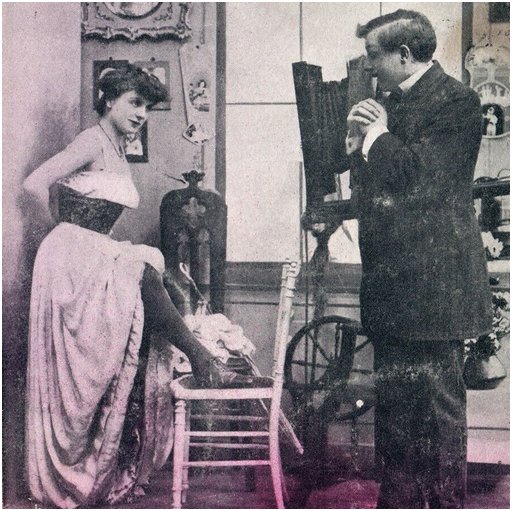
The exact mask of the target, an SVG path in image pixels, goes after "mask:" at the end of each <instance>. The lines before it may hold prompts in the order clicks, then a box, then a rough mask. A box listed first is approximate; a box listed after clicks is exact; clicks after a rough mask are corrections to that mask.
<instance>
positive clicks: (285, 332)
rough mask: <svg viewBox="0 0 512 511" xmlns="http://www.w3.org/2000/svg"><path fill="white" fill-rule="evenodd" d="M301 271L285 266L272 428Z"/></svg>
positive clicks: (276, 344)
mask: <svg viewBox="0 0 512 511" xmlns="http://www.w3.org/2000/svg"><path fill="white" fill-rule="evenodd" d="M299 271H300V265H299V263H297V262H286V263H284V264H283V270H282V274H281V292H280V298H279V308H278V313H277V326H276V336H275V342H274V364H273V369H272V376H273V378H274V386H273V390H272V403H271V405H270V427H271V428H272V423H273V422H275V421H279V411H280V406H281V395H282V392H283V383H284V360H285V357H286V348H287V345H288V337H289V333H290V323H291V318H292V306H293V297H294V295H295V282H296V280H297V277H298V275H299Z"/></svg>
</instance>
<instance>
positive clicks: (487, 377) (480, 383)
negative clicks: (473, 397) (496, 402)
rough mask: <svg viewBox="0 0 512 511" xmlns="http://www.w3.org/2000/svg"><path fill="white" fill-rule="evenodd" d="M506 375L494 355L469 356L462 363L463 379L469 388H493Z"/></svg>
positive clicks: (499, 361) (502, 366)
mask: <svg viewBox="0 0 512 511" xmlns="http://www.w3.org/2000/svg"><path fill="white" fill-rule="evenodd" d="M506 376H507V371H506V369H505V367H504V365H503V364H502V363H501V360H500V359H499V358H498V357H497V356H496V355H490V356H489V357H487V358H477V357H472V356H469V357H468V358H467V359H466V362H465V364H464V381H465V383H466V387H467V388H468V389H469V390H491V389H495V388H496V387H497V386H498V385H499V384H500V383H501V381H503V380H504V379H505V378H506Z"/></svg>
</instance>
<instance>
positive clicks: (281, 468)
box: [278, 451, 290, 502]
mask: <svg viewBox="0 0 512 511" xmlns="http://www.w3.org/2000/svg"><path fill="white" fill-rule="evenodd" d="M278 453H279V470H280V471H281V484H282V490H283V498H284V501H285V502H289V501H290V494H289V493H288V488H287V487H286V478H285V477H284V471H283V463H282V461H281V453H280V452H279V451H278Z"/></svg>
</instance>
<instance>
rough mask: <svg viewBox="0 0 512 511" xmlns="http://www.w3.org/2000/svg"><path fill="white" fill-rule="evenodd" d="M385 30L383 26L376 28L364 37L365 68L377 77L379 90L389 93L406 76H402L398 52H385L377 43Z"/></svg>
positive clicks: (402, 71)
mask: <svg viewBox="0 0 512 511" xmlns="http://www.w3.org/2000/svg"><path fill="white" fill-rule="evenodd" d="M385 29H386V27H385V26H384V27H379V28H376V29H375V30H372V31H371V32H370V33H369V34H368V35H367V36H366V37H365V45H366V55H367V61H366V62H367V63H366V67H367V69H369V70H371V72H372V75H373V76H376V77H377V83H378V86H379V87H380V89H382V90H383V91H389V90H391V89H392V88H393V87H396V86H397V85H398V84H399V83H401V82H403V81H404V80H405V78H407V76H405V75H404V70H403V65H402V64H401V62H400V51H399V50H397V51H395V52H393V53H389V52H386V51H385V50H384V49H383V48H382V46H381V45H380V43H379V40H378V39H379V34H380V33H381V32H382V31H383V30H385Z"/></svg>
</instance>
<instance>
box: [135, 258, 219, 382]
mask: <svg viewBox="0 0 512 511" xmlns="http://www.w3.org/2000/svg"><path fill="white" fill-rule="evenodd" d="M141 293H142V301H143V303H144V322H145V324H146V325H147V326H148V327H149V328H150V329H151V330H154V331H157V332H158V333H160V334H161V335H163V337H164V338H166V339H167V340H168V341H169V342H170V343H171V344H173V345H174V346H176V347H177V348H178V349H180V350H181V351H183V353H185V355H187V357H188V358H189V360H190V364H191V366H192V371H193V372H194V374H195V375H196V376H197V377H199V378H206V377H207V376H208V374H209V372H210V368H209V365H210V359H211V358H212V356H211V354H210V353H209V352H208V351H207V350H206V348H205V347H204V346H203V345H202V344H201V343H200V342H199V340H198V339H197V337H196V336H195V335H194V334H193V333H192V332H191V331H190V330H189V328H188V327H187V325H186V324H185V321H183V318H182V317H181V315H180V313H179V312H178V309H176V307H175V306H174V304H173V303H172V301H171V299H170V297H169V294H168V293H167V291H166V289H165V287H164V284H163V280H162V276H161V275H160V274H159V273H158V272H157V271H156V270H155V269H154V268H153V267H152V266H150V265H149V264H146V268H145V270H144V276H143V278H142V286H141Z"/></svg>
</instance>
